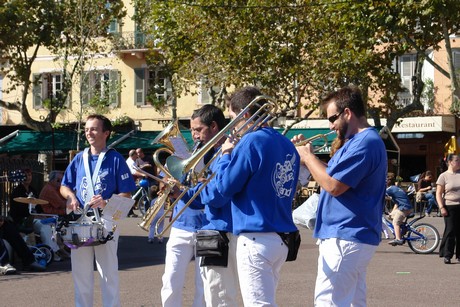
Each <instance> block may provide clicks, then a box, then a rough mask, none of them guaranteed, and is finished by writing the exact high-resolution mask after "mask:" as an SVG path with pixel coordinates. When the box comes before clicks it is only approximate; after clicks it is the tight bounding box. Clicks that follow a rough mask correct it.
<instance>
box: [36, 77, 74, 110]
mask: <svg viewBox="0 0 460 307" xmlns="http://www.w3.org/2000/svg"><path fill="white" fill-rule="evenodd" d="M33 78H34V84H33V107H34V108H35V109H41V108H43V107H44V106H43V101H45V100H47V99H48V100H51V101H60V100H61V99H62V97H64V96H65V93H64V92H63V90H64V75H63V74H62V73H59V72H56V73H43V74H34V75H33ZM69 101H70V92H69V94H68V96H67V98H66V101H65V106H69Z"/></svg>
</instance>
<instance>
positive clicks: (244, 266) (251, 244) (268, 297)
mask: <svg viewBox="0 0 460 307" xmlns="http://www.w3.org/2000/svg"><path fill="white" fill-rule="evenodd" d="M287 254H288V248H287V246H286V245H285V244H284V243H283V240H281V237H280V236H279V235H278V234H277V233H275V232H268V233H257V232H252V233H241V234H239V235H238V239H237V246H236V260H237V267H238V276H239V281H240V289H241V295H242V297H243V303H244V306H277V304H276V299H275V294H276V288H277V286H278V281H279V277H280V271H281V266H282V265H283V263H284V262H285V261H286V257H287Z"/></svg>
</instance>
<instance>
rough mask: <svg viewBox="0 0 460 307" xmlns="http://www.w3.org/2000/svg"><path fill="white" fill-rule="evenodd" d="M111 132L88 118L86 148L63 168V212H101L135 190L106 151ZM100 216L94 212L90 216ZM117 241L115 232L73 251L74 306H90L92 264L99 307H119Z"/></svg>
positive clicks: (101, 119)
mask: <svg viewBox="0 0 460 307" xmlns="http://www.w3.org/2000/svg"><path fill="white" fill-rule="evenodd" d="M111 131H112V124H111V123H110V120H109V119H108V118H106V117H105V116H102V115H90V116H88V118H87V120H86V124H85V137H86V140H87V141H88V143H89V145H90V147H89V148H86V149H85V150H84V151H83V152H80V153H78V154H77V155H76V156H75V158H74V159H73V160H72V161H71V162H70V164H69V166H68V167H67V169H66V171H65V173H64V177H63V180H62V183H61V189H60V191H61V194H62V196H63V197H64V198H66V199H67V208H68V209H70V210H72V211H74V212H77V211H78V209H79V208H83V207H84V206H85V207H87V206H89V207H90V208H91V209H92V210H93V212H94V210H99V209H103V208H104V207H105V206H106V205H107V200H108V199H110V198H111V197H112V195H114V194H118V195H120V196H123V197H128V198H130V197H131V193H130V192H131V191H133V190H134V189H135V188H136V185H135V183H134V180H133V177H132V175H131V172H130V170H129V168H128V166H127V165H126V162H125V159H124V158H123V156H122V155H121V154H119V153H118V152H116V151H115V150H114V149H108V148H107V140H108V139H109V137H110V133H111ZM97 214H100V213H99V212H94V215H97ZM102 222H103V223H104V229H105V232H108V231H112V230H113V225H112V223H111V222H110V221H108V220H106V219H104V216H102ZM118 237H119V231H118V230H115V232H114V234H113V239H112V240H109V241H108V242H107V243H105V244H101V245H97V246H85V247H79V248H77V249H73V250H72V253H71V263H72V277H73V281H74V287H75V305H76V306H77V307H80V306H82V307H83V306H84V307H86V306H93V297H94V273H93V270H94V260H96V266H97V271H98V273H99V276H100V280H99V283H100V287H101V292H102V305H103V306H105V307H115V306H121V303H120V288H119V278H118V258H117V249H118Z"/></svg>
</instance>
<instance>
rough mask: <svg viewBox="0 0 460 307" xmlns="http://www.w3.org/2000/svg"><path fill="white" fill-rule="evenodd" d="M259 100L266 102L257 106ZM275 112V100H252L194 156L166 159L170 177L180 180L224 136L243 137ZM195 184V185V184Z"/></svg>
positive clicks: (259, 98)
mask: <svg viewBox="0 0 460 307" xmlns="http://www.w3.org/2000/svg"><path fill="white" fill-rule="evenodd" d="M260 100H267V102H266V103H265V104H263V105H261V106H260V105H259V104H258V102H259V101H260ZM256 107H258V109H257V111H255V112H254V114H252V115H251V116H250V117H249V118H248V119H244V116H245V115H246V114H247V113H248V112H249V111H250V110H251V109H254V108H256ZM276 110H277V105H276V103H275V100H274V99H273V98H271V97H269V96H258V97H256V98H254V99H253V100H252V101H251V102H250V103H249V104H248V105H247V106H246V107H245V108H244V109H243V110H242V111H241V112H240V113H239V114H238V115H237V116H236V117H235V118H234V119H233V120H232V121H231V122H230V123H228V124H227V126H225V127H224V128H223V129H222V130H221V131H219V132H218V133H217V134H216V135H215V136H214V137H213V138H212V139H211V140H209V142H207V143H206V144H205V145H203V146H202V147H201V148H200V149H199V150H198V151H197V152H196V154H194V155H192V156H190V157H189V158H188V159H181V158H179V157H176V156H170V157H168V158H167V159H166V166H167V168H168V170H169V172H170V173H171V175H172V176H173V177H174V178H176V179H177V180H180V179H181V178H182V176H183V175H185V174H186V173H188V172H189V171H191V170H194V168H195V166H196V165H197V164H198V162H199V161H200V160H201V159H202V158H203V157H204V155H205V154H206V153H207V152H208V151H209V150H210V149H211V148H212V147H214V146H215V145H216V144H217V143H218V142H219V141H220V140H221V139H222V137H224V135H225V134H227V133H230V134H234V135H238V136H243V135H244V134H246V133H249V132H251V131H254V130H257V129H258V128H259V127H261V126H262V125H264V124H265V123H267V122H268V121H269V120H270V119H271V118H273V117H274V113H275V112H276ZM195 184H196V183H195Z"/></svg>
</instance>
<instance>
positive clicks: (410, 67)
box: [393, 54, 416, 107]
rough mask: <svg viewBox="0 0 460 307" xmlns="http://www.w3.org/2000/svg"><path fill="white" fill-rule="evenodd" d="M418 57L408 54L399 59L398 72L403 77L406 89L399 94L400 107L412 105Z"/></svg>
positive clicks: (402, 81)
mask: <svg viewBox="0 0 460 307" xmlns="http://www.w3.org/2000/svg"><path fill="white" fill-rule="evenodd" d="M415 61H416V55H415V54H406V55H403V56H401V57H399V58H398V59H397V62H396V63H397V64H396V65H393V67H395V66H397V68H398V72H399V74H400V75H401V83H402V86H403V87H404V91H403V92H401V93H399V94H398V96H399V105H400V106H402V107H404V106H406V105H408V104H411V103H412V99H413V97H412V88H413V86H412V85H413V83H412V77H413V76H414V69H415V65H416V62H415Z"/></svg>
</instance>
